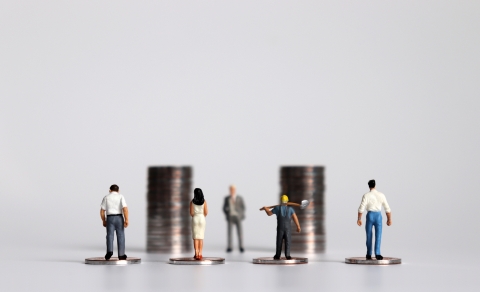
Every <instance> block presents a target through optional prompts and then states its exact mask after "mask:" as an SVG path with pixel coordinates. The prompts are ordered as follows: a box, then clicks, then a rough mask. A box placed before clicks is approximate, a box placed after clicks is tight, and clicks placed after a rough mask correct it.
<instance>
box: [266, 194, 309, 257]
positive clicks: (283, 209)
mask: <svg viewBox="0 0 480 292" xmlns="http://www.w3.org/2000/svg"><path fill="white" fill-rule="evenodd" d="M281 201H282V204H281V205H280V206H275V207H273V208H272V209H270V208H269V207H263V208H262V209H260V210H265V213H267V215H268V216H272V215H273V214H275V215H277V250H276V253H275V256H274V257H273V259H275V260H279V259H280V254H281V253H282V244H283V241H284V240H285V257H286V258H287V260H290V259H292V257H291V256H290V243H291V241H292V218H293V222H295V225H296V226H297V232H300V231H301V229H300V223H298V218H297V215H296V214H295V211H294V210H293V208H292V207H290V206H287V203H288V197H287V196H286V195H283V196H282V197H281Z"/></svg>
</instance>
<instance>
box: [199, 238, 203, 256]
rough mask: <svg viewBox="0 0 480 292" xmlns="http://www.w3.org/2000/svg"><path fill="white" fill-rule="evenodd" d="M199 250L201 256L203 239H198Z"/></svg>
mask: <svg viewBox="0 0 480 292" xmlns="http://www.w3.org/2000/svg"><path fill="white" fill-rule="evenodd" d="M198 249H199V254H198V255H199V256H202V254H203V239H198Z"/></svg>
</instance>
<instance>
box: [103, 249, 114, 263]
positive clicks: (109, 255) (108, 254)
mask: <svg viewBox="0 0 480 292" xmlns="http://www.w3.org/2000/svg"><path fill="white" fill-rule="evenodd" d="M112 255H113V252H110V251H108V252H107V254H106V255H105V259H106V260H107V261H108V260H109V259H110V258H111V257H112Z"/></svg>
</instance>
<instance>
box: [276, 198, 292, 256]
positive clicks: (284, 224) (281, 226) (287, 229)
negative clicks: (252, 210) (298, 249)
mask: <svg viewBox="0 0 480 292" xmlns="http://www.w3.org/2000/svg"><path fill="white" fill-rule="evenodd" d="M272 213H273V214H275V215H277V249H276V252H275V256H278V257H280V254H281V253H282V243H283V241H285V256H286V257H289V256H290V242H291V241H292V215H293V214H294V213H295V210H293V208H292V207H289V206H276V207H275V208H273V209H272Z"/></svg>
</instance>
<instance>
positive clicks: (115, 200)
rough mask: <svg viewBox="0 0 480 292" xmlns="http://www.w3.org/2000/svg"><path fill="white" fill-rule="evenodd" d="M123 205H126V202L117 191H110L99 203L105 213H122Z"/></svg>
mask: <svg viewBox="0 0 480 292" xmlns="http://www.w3.org/2000/svg"><path fill="white" fill-rule="evenodd" d="M124 207H127V202H125V198H124V197H123V195H121V194H119V193H117V192H111V193H110V194H108V195H106V196H105V197H104V198H103V200H102V204H101V205H100V208H102V210H105V211H107V215H116V214H122V210H123V208H124Z"/></svg>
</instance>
